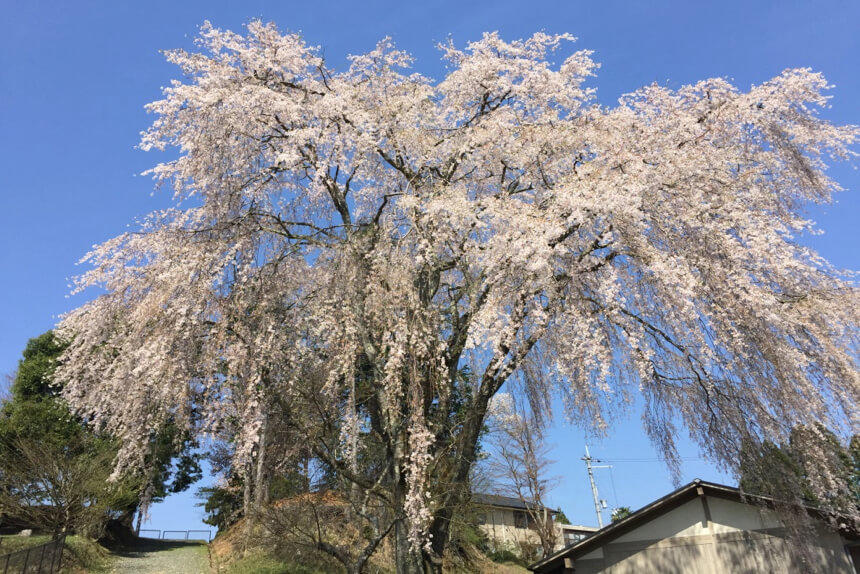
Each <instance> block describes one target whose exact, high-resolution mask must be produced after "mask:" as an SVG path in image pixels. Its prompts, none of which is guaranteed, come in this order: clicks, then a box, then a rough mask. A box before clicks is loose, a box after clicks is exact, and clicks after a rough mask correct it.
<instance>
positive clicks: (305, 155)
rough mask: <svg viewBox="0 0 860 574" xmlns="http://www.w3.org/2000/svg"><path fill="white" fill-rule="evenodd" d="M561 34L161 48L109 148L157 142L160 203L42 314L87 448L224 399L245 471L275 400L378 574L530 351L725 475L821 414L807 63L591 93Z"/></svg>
mask: <svg viewBox="0 0 860 574" xmlns="http://www.w3.org/2000/svg"><path fill="white" fill-rule="evenodd" d="M572 39H573V38H572V37H570V36H567V35H560V36H553V35H546V34H543V33H538V34H535V35H534V36H532V37H531V38H529V39H527V40H523V41H515V42H505V41H503V40H502V39H501V38H500V37H499V36H498V35H497V34H485V35H484V36H483V38H481V39H480V40H478V41H476V42H473V43H470V44H468V45H467V46H466V47H465V48H463V49H460V48H457V47H455V46H454V45H453V44H450V43H449V44H445V45H443V46H441V51H442V55H443V57H444V59H445V61H446V63H447V70H446V72H445V74H444V77H442V78H441V79H440V80H438V81H437V80H431V79H430V78H427V77H425V76H423V75H420V74H418V73H414V72H411V71H410V70H409V68H410V66H411V64H412V60H411V58H410V57H409V56H408V55H407V54H405V53H403V52H401V51H398V50H397V49H396V48H394V46H393V45H392V44H391V42H390V41H388V40H383V41H382V42H380V44H379V45H378V46H377V48H376V49H374V50H373V51H371V52H369V53H367V54H363V55H359V56H353V57H351V59H350V62H351V63H350V65H349V67H348V69H346V70H345V71H343V72H336V71H335V70H333V69H332V68H330V67H329V66H328V65H327V64H326V62H325V61H324V59H323V58H322V56H321V55H320V51H319V49H317V48H315V47H312V46H308V45H307V44H305V43H304V41H303V40H302V38H301V37H299V36H298V35H295V34H282V33H280V32H279V31H278V30H277V29H276V28H275V26H274V25H270V24H263V23H260V22H252V23H251V24H249V25H248V28H247V34H246V35H244V36H243V35H240V34H236V33H233V32H229V31H223V30H219V29H216V28H213V27H212V26H210V25H208V24H206V25H204V26H203V28H202V30H201V34H200V37H199V40H198V42H199V47H200V50H199V51H196V52H188V51H183V50H176V51H171V52H168V53H167V58H168V60H169V61H170V62H172V63H174V64H176V65H177V66H179V67H180V68H181V70H182V71H183V73H184V79H183V80H177V81H174V82H173V83H172V84H170V86H168V87H167V88H165V89H164V98H163V99H161V100H159V101H157V102H155V103H153V104H150V105H149V107H148V109H149V111H150V112H152V113H153V114H154V115H155V121H154V123H153V125H152V127H151V128H150V129H149V130H148V131H146V132H145V133H144V134H143V136H142V143H141V147H142V148H143V149H145V150H148V149H159V150H164V149H168V148H170V149H176V150H178V157H177V158H176V159H175V160H173V161H168V162H165V163H162V164H159V165H157V166H156V167H155V168H153V170H152V171H151V172H150V173H151V174H152V175H153V176H154V177H155V179H156V180H157V181H158V183H159V184H163V185H168V186H171V187H172V188H173V190H174V193H175V206H174V207H173V208H171V209H168V210H164V211H160V212H156V213H153V214H152V215H151V216H150V217H149V218H148V219H147V220H146V221H145V223H144V224H143V225H142V226H141V228H140V229H139V230H137V231H135V232H130V233H126V234H123V235H121V236H119V237H116V238H114V239H111V240H109V241H106V242H104V243H102V244H101V245H99V246H97V247H96V248H94V250H93V251H92V252H91V253H90V254H89V255H87V256H86V258H85V261H86V262H88V263H89V264H90V266H91V267H90V270H89V271H87V272H86V273H84V274H83V275H82V276H81V277H80V278H79V279H78V288H79V289H81V290H83V289H86V288H88V287H91V286H96V287H100V288H102V289H104V294H103V295H100V296H98V297H96V298H95V299H94V300H92V301H91V302H89V303H87V304H85V305H83V306H81V307H80V308H78V309H76V310H75V311H73V312H71V313H69V314H68V315H67V316H66V317H65V318H64V319H63V321H62V324H61V326H60V329H61V332H62V333H64V334H65V335H66V336H67V337H68V338H69V340H70V342H71V344H70V346H69V348H68V350H67V351H66V353H65V355H64V358H63V365H62V367H61V368H59V369H58V371H57V376H58V377H61V378H62V379H63V380H64V381H68V383H67V385H66V387H65V388H66V396H67V398H68V400H69V401H70V402H71V403H72V404H73V405H75V407H76V408H77V409H78V410H79V411H80V412H81V413H83V414H85V415H86V416H89V417H91V418H92V420H93V422H94V424H97V425H103V426H104V427H106V428H108V429H109V430H110V431H111V432H113V433H116V434H117V435H120V436H122V437H123V438H124V445H125V449H124V451H123V452H122V453H121V456H120V459H119V460H118V466H117V471H118V472H121V471H122V469H124V468H127V467H133V466H135V465H139V464H141V463H142V461H143V460H144V459H143V453H142V452H140V451H139V448H138V447H137V445H140V444H145V441H141V440H139V439H140V438H141V437H142V436H145V434H146V433H147V432H148V430H147V429H148V428H150V426H151V425H152V424H153V423H154V422H157V421H159V420H163V419H164V418H165V417H167V416H168V414H169V415H170V416H171V417H173V419H177V420H186V421H187V423H188V424H189V425H191V424H194V425H195V427H196V431H197V432H199V433H203V434H206V433H217V432H218V430H219V429H220V428H221V427H222V425H223V424H224V422H225V420H226V419H228V418H229V419H230V420H231V421H238V422H239V429H238V431H237V433H236V436H235V438H234V441H235V446H236V448H235V464H236V467H237V468H245V469H250V468H253V462H252V461H253V460H254V457H255V456H256V454H257V453H258V452H260V450H261V448H260V446H258V445H259V444H260V442H261V437H264V436H265V434H266V420H267V409H269V408H270V406H271V405H272V404H273V402H274V401H277V402H278V403H279V409H281V410H282V411H283V412H286V413H287V415H288V416H287V417H286V420H288V421H289V422H290V424H291V425H293V426H294V428H295V429H296V435H295V436H301V437H303V439H302V440H303V442H304V443H305V444H306V445H308V446H309V447H310V448H311V449H312V451H313V455H314V456H315V457H318V459H319V460H320V461H323V462H324V463H325V464H327V465H329V466H330V467H331V468H333V469H335V470H336V471H337V473H338V475H339V476H340V477H341V478H342V479H343V480H345V481H348V482H349V483H350V484H351V485H352V486H351V489H352V496H354V497H355V498H356V499H362V500H369V501H371V502H372V504H373V505H376V506H380V505H381V506H384V507H385V508H387V509H388V510H387V511H386V512H384V513H381V514H379V515H377V517H376V518H377V519H378V521H379V528H378V529H377V530H376V532H375V533H368V535H367V536H368V537H369V538H370V539H372V538H373V537H375V536H384V535H386V533H388V532H389V531H391V532H393V536H394V546H395V553H396V556H397V564H398V571H400V572H415V571H418V570H420V569H421V568H427V569H428V570H433V571H438V569H439V568H441V557H442V553H443V551H444V550H445V545H446V543H447V540H448V533H449V527H450V523H451V522H450V521H451V518H452V512H453V509H455V508H456V507H457V505H458V504H459V502H460V501H461V500H462V499H463V497H464V495H465V490H466V488H467V479H468V476H469V470H470V467H471V466H472V464H473V463H474V461H475V457H476V444H477V441H478V439H479V435H480V433H481V428H482V425H483V422H484V417H485V415H486V412H487V407H488V404H489V401H490V399H491V398H492V397H493V395H494V394H496V392H497V391H499V389H500V387H502V385H504V384H505V382H506V381H508V379H510V378H511V377H512V376H518V374H519V373H521V372H522V370H523V368H524V367H525V366H527V365H529V364H530V363H533V364H537V365H540V371H541V376H540V377H529V380H530V381H531V383H530V384H531V385H546V386H547V389H551V390H553V392H557V393H559V394H560V395H561V396H562V397H563V399H564V400H565V401H566V405H567V410H568V412H569V414H570V415H571V416H572V417H574V418H575V419H579V420H580V421H588V422H592V421H593V424H594V425H595V430H596V431H598V432H600V431H602V430H603V429H605V428H606V426H607V424H608V423H609V422H610V421H611V418H612V416H613V415H614V414H615V413H617V412H619V410H621V409H624V408H625V406H626V405H627V404H628V403H629V401H630V400H631V398H632V397H633V396H635V395H639V396H640V397H641V398H642V401H643V403H644V405H645V406H644V414H643V420H644V426H645V431H646V432H647V433H648V435H649V436H650V437H651V438H652V439H653V440H654V442H655V444H656V445H657V447H658V448H659V449H660V450H661V451H662V452H663V453H664V455H665V457H666V458H667V459H668V460H669V461H670V466H672V467H673V468H677V461H678V456H677V452H676V448H675V440H676V437H677V435H678V433H679V432H680V431H681V429H686V430H688V431H689V433H690V434H691V436H692V437H693V439H695V440H696V441H697V442H698V443H699V445H700V446H701V448H702V449H703V452H704V453H705V454H706V455H707V456H709V457H710V458H711V460H713V461H715V462H716V463H717V464H720V465H723V466H725V467H728V468H729V469H733V468H736V467H737V464H738V453H739V451H740V448H741V445H742V444H751V443H752V444H759V443H761V441H762V440H763V439H764V438H765V437H769V438H771V439H777V438H779V437H786V436H787V435H788V432H789V431H790V429H791V427H793V426H795V425H797V424H807V423H811V422H822V423H824V424H826V425H827V426H829V427H830V428H833V429H837V430H841V431H843V432H844V431H845V430H846V427H852V428H853V426H854V425H855V421H856V420H857V419H856V416H857V409H856V406H857V397H858V375H857V369H856V367H857V365H856V356H857V355H856V351H857V332H856V325H857V309H858V306H857V297H856V291H855V289H854V287H853V285H852V283H851V280H850V278H848V277H846V274H845V273H842V272H839V271H838V270H835V269H833V268H832V267H831V266H830V265H829V264H828V263H827V262H826V261H825V260H823V259H822V258H821V257H820V256H819V255H817V254H816V253H815V252H814V251H812V250H810V249H808V248H806V247H804V246H803V245H801V244H800V243H799V241H798V238H799V237H800V236H801V235H802V234H804V233H806V232H808V231H811V230H813V229H814V227H813V224H812V223H811V222H810V221H808V220H807V219H805V218H804V216H803V214H802V209H803V207H804V206H805V205H806V204H807V203H809V202H818V203H823V202H828V201H830V199H831V194H832V193H833V192H835V191H837V190H838V189H839V187H838V185H837V184H836V183H835V182H833V181H831V180H830V179H828V177H827V176H826V175H825V173H824V172H825V168H826V164H825V162H826V161H829V160H830V159H836V160H842V159H847V158H849V157H850V156H852V155H853V152H852V151H851V150H850V146H851V145H853V143H854V142H855V141H856V139H857V137H858V129H857V128H856V127H853V126H847V127H840V126H835V125H832V124H830V123H828V122H827V121H825V120H823V119H821V118H820V117H819V116H818V115H817V111H818V110H819V109H820V108H821V107H823V106H825V105H826V102H827V99H826V97H825V96H824V95H823V92H824V91H825V90H826V89H827V88H828V86H827V84H826V82H825V80H824V78H823V77H822V76H821V75H819V74H817V73H813V72H811V71H810V70H807V69H795V70H787V71H785V72H783V73H782V74H781V75H779V76H777V77H776V78H774V79H772V80H769V81H767V82H765V83H763V84H761V85H758V86H754V87H752V88H751V89H750V90H748V91H740V90H738V89H737V88H735V87H734V86H732V85H730V84H729V83H728V82H726V81H725V80H722V79H709V80H704V81H702V82H699V83H697V84H694V85H689V86H684V87H681V88H679V89H677V90H670V89H668V88H664V87H660V86H657V85H651V86H648V87H645V88H643V89H641V90H638V91H636V92H634V93H632V94H629V95H627V96H624V97H623V98H621V99H620V100H619V102H618V103H617V105H615V106H611V107H604V106H600V105H598V104H597V103H595V101H594V99H593V91H592V90H591V89H589V88H586V87H584V82H585V80H586V79H587V78H588V77H589V76H591V75H593V73H594V72H595V70H596V69H597V65H596V64H595V63H594V62H593V61H592V60H591V58H590V53H589V52H588V51H579V52H575V53H573V54H572V55H570V56H569V57H567V58H564V59H563V60H562V61H561V62H559V63H557V62H554V61H553V58H554V54H556V53H558V51H557V50H558V49H560V48H561V47H562V45H564V44H565V43H566V42H567V41H569V40H572ZM538 359H539V361H538ZM307 373H319V374H321V376H317V377H307V376H305V374H307ZM380 452H381V453H382V455H381V456H377V455H376V454H374V453H380ZM248 472H250V471H248ZM389 527H390V528H389Z"/></svg>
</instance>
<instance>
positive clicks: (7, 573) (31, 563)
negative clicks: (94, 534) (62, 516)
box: [0, 534, 66, 574]
mask: <svg viewBox="0 0 860 574" xmlns="http://www.w3.org/2000/svg"><path fill="white" fill-rule="evenodd" d="M65 543H66V535H65V534H63V535H61V536H58V537H57V538H54V539H53V540H51V541H50V542H46V543H44V544H40V545H38V546H31V547H29V548H23V549H21V550H17V551H15V552H11V553H9V554H5V555H2V556H0V567H2V568H3V574H37V573H38V574H42V573H45V574H53V573H54V572H59V570H60V565H61V564H62V563H63V545H64V544H65Z"/></svg>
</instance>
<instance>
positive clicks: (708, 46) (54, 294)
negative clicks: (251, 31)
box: [0, 0, 860, 529]
mask: <svg viewBox="0 0 860 574" xmlns="http://www.w3.org/2000/svg"><path fill="white" fill-rule="evenodd" d="M3 16H4V17H3V19H2V23H0V134H2V135H0V269H2V274H3V280H2V281H0V374H2V373H10V372H12V371H13V370H14V369H15V365H16V363H17V360H18V358H19V357H20V352H21V350H22V349H23V347H24V344H25V343H26V341H27V339H28V338H30V337H32V336H35V335H37V334H39V333H41V332H42V331H44V330H46V329H48V328H50V327H51V326H52V325H53V324H54V323H55V322H56V318H57V316H58V315H59V314H61V313H63V312H64V311H66V310H68V309H69V308H70V307H72V306H74V305H76V304H79V303H80V302H81V301H82V299H80V298H72V299H69V298H67V297H66V296H67V293H68V285H67V284H68V279H69V278H70V277H71V276H73V275H74V274H75V273H77V272H78V271H79V268H76V267H75V262H76V261H77V260H78V259H79V258H80V257H81V256H82V255H83V254H84V253H86V251H88V250H89V248H90V247H91V246H92V245H93V244H94V243H97V242H100V241H103V240H105V239H107V238H109V237H112V236H114V235H116V234H117V233H120V232H122V231H124V230H125V229H126V226H127V225H128V224H130V223H132V222H133V220H134V219H135V218H136V217H140V216H142V215H144V214H145V213H147V212H149V211H151V210H152V209H155V208H159V207H162V206H164V205H165V204H166V203H167V202H168V199H169V198H168V197H166V196H165V195H162V194H156V195H153V194H152V185H151V181H150V180H149V179H148V178H144V177H139V176H136V175H135V174H139V173H140V172H141V171H143V170H144V169H146V168H148V167H150V166H151V165H153V163H155V162H156V160H157V158H156V156H154V155H152V154H146V153H143V152H141V151H138V150H136V149H135V147H134V146H135V144H136V143H137V139H138V134H139V132H140V131H141V130H143V129H145V128H146V127H147V125H148V122H149V121H150V120H151V118H149V117H147V115H146V113H145V112H144V110H143V105H144V104H146V103H147V102H149V101H152V100H154V99H156V98H157V97H158V95H159V89H160V86H163V85H165V84H167V83H168V82H169V80H170V79H172V78H174V77H176V70H174V69H173V68H172V67H171V66H169V65H168V64H166V63H165V62H164V60H163V58H162V57H161V55H160V54H159V53H158V51H159V50H162V49H168V48H175V47H187V46H189V45H190V42H191V39H192V38H193V36H194V35H195V33H196V30H197V27H198V26H199V25H200V24H201V23H202V21H203V20H205V19H208V20H211V21H212V22H213V24H214V25H216V26H219V27H225V28H232V29H240V28H241V26H242V24H243V23H245V22H247V21H248V20H250V19H253V18H262V19H264V20H273V21H275V22H277V23H278V25H279V26H280V27H281V28H282V29H287V30H290V31H299V32H302V33H303V34H304V35H305V37H306V38H307V39H308V41H309V42H310V43H312V44H318V45H321V46H323V48H324V51H325V54H326V56H327V58H328V60H329V62H330V63H331V64H333V65H334V66H335V67H341V66H342V65H343V63H344V61H345V56H346V54H349V53H360V52H363V51H367V50H370V49H372V48H373V46H374V45H375V43H376V42H377V40H379V39H380V38H381V37H383V36H386V35H387V36H391V37H393V39H394V40H395V42H396V43H397V44H398V45H399V46H400V47H401V48H403V49H406V50H407V51H410V52H411V53H412V54H413V55H415V56H416V57H417V62H416V68H417V69H418V70H419V71H420V72H422V73H424V74H427V75H429V76H431V77H436V78H438V77H440V76H441V73H442V65H441V63H440V61H439V55H438V52H437V51H436V49H435V47H434V46H435V45H436V43H437V42H440V41H442V40H445V39H446V38H447V37H448V36H449V35H450V36H451V37H452V38H453V39H454V41H455V42H458V43H463V42H466V41H469V40H472V39H475V38H478V37H479V36H480V34H481V33H482V32H484V31H492V30H498V31H499V32H500V33H501V34H502V36H503V37H505V38H506V39H513V38H521V37H524V36H528V35H531V34H532V33H533V32H535V31H538V30H544V31H547V32H570V33H573V34H574V35H576V36H577V37H578V38H579V42H578V43H577V47H578V48H589V49H592V50H595V52H596V53H595V56H594V57H595V59H596V60H597V61H599V62H601V64H602V68H601V70H600V71H599V73H598V77H597V78H596V79H595V80H594V81H593V82H592V85H593V86H596V87H597V88H598V98H599V100H600V101H601V102H602V103H604V104H612V103H613V102H614V101H615V100H616V99H617V98H618V96H619V95H621V94H623V93H625V92H629V91H632V90H634V89H636V88H638V87H640V86H642V85H644V84H647V83H651V82H654V81H656V82H659V83H661V84H666V85H669V86H670V87H677V86H680V85H682V84H685V83H689V82H694V81H696V80H699V79H702V78H705V77H712V76H723V77H727V78H730V79H731V80H732V81H734V82H735V83H736V85H738V86H740V87H748V86H749V85H750V84H751V83H761V82H763V81H765V80H767V79H769V78H770V77H772V76H774V75H776V74H778V73H779V72H780V71H782V70H783V69H785V68H788V67H803V66H809V67H812V68H814V69H815V70H818V71H821V72H823V73H824V74H825V75H826V76H827V78H828V80H829V81H830V82H831V83H832V84H834V85H835V88H834V89H833V90H832V91H831V94H832V95H833V96H834V99H833V102H832V103H833V105H832V108H830V109H828V110H826V112H825V116H826V117H827V118H829V119H831V120H832V121H834V122H840V123H855V124H858V123H860V35H858V34H857V22H858V21H860V2H856V1H849V0H845V1H837V0H833V1H823V0H817V1H815V2H798V1H793V0H784V1H781V2H769V1H761V0H759V1H756V0H746V1H722V2H691V1H689V0H687V1H662V2H643V1H633V0H630V1H628V2H614V1H597V0H592V1H590V2H584V1H579V0H568V1H565V2H560V1H556V2H552V1H550V2H529V3H524V2H514V1H502V0H494V1H462V0H460V1H457V2H433V1H430V0H426V1H423V2H408V1H401V2H381V1H363V2H326V1H321V0H317V1H315V2H293V1H287V0H281V1H279V2H275V1H271V2H264V1H254V0H249V1H244V2H241V3H240V2H224V1H209V2H202V1H198V2H180V1H176V0H174V1H172V2H166V1H147V2H115V1H114V2H86V1H77V2H59V1H58V2H45V1H41V0H30V1H28V2H23V1H17V2H12V1H8V2H4V4H3ZM855 164H856V162H855ZM831 173H832V175H833V176H834V177H835V178H836V179H837V180H838V181H839V182H840V183H841V184H842V185H843V187H845V188H846V190H847V192H846V193H843V194H841V195H840V196H839V197H838V198H837V203H836V204H835V205H833V206H828V207H826V208H816V209H814V210H811V213H812V215H813V217H814V218H815V219H816V220H817V221H818V222H819V223H820V225H821V227H822V228H823V229H824V230H825V231H826V233H825V234H824V235H822V236H818V237H815V238H810V239H809V240H808V242H809V243H810V244H812V245H814V246H815V247H817V248H818V249H819V250H820V251H821V252H822V253H823V254H824V255H825V256H826V257H828V258H829V259H830V260H831V261H832V262H833V263H835V264H836V265H837V266H840V267H844V268H851V269H857V268H858V267H860V265H858V261H860V254H858V250H857V245H858V232H857V224H856V221H857V216H858V214H860V209H858V206H860V199H858V195H857V193H856V192H857V190H858V188H860V175H858V172H857V171H856V170H855V169H854V167H853V166H850V165H840V166H837V167H836V168H834V169H833V170H832V172H831ZM550 438H551V441H552V443H553V444H554V455H553V458H555V459H556V460H557V463H556V464H555V474H557V475H559V476H560V477H561V482H560V483H559V486H558V487H557V489H556V490H555V492H554V494H553V502H554V503H555V504H557V505H560V506H562V508H564V510H565V511H566V513H567V515H568V516H569V517H570V518H571V520H572V521H574V522H579V523H585V524H593V523H595V520H596V519H595V516H594V511H593V505H592V502H591V498H590V496H591V494H590V491H589V488H588V481H587V477H586V474H585V468H584V465H583V462H582V461H581V460H579V457H580V456H582V454H583V450H584V444H585V442H586V438H585V436H584V435H583V433H582V432H580V431H579V430H577V429H574V428H572V427H570V426H567V425H564V424H562V422H561V418H559V422H558V423H557V424H556V425H555V426H554V427H553V431H552V433H551V437H550ZM591 445H592V454H593V455H594V456H596V457H600V458H605V459H608V460H614V461H616V462H614V463H613V464H614V468H613V470H612V476H611V477H610V475H609V471H607V470H605V469H602V470H597V471H596V472H597V478H598V484H599V487H600V489H601V496H602V497H603V498H606V499H607V501H608V502H609V504H610V505H613V504H615V503H616V498H617V503H618V504H622V505H628V506H632V507H634V508H636V507H639V506H641V505H643V504H645V503H647V502H649V501H650V500H652V499H653V498H655V497H657V496H660V495H662V494H665V493H666V492H667V491H668V490H670V489H671V488H672V483H671V480H670V479H669V477H668V474H667V472H666V470H665V468H664V467H663V466H662V465H661V464H660V463H659V462H657V461H655V460H643V459H654V458H655V457H656V456H657V455H656V453H655V452H654V450H653V449H652V447H651V446H650V444H649V443H648V441H647V439H646V438H645V437H644V436H643V433H642V431H641V427H640V424H639V420H638V415H637V413H636V412H632V413H631V414H630V416H629V417H628V418H627V419H625V420H622V421H621V422H620V423H619V424H618V425H617V426H616V427H615V428H614V429H613V431H612V433H611V434H610V435H609V437H607V438H606V439H604V440H602V441H594V440H592V441H591ZM682 454H683V455H685V456H689V457H692V458H695V457H697V456H698V451H697V449H696V448H695V446H694V445H692V444H689V443H684V444H683V445H682ZM630 459H636V460H637V462H633V461H631V460H630ZM696 476H699V477H702V478H710V479H715V480H730V478H729V477H726V476H723V475H721V474H720V473H719V472H718V471H717V470H716V469H714V468H712V467H711V466H709V465H708V464H706V463H704V462H702V461H697V460H690V461H688V463H687V464H686V465H685V468H684V479H690V478H693V477H696ZM613 483H614V488H613ZM615 493H617V496H616V494H615ZM199 517H200V512H199V510H198V509H196V508H195V507H194V500H193V497H192V496H191V495H189V494H186V495H180V496H177V497H173V498H171V499H169V500H168V501H167V502H166V503H164V504H162V505H159V506H158V507H157V508H155V509H154V511H153V519H152V521H151V524H152V525H153V526H154V527H156V528H182V529H185V528H197V527H200V523H199Z"/></svg>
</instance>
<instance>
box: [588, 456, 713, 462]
mask: <svg viewBox="0 0 860 574" xmlns="http://www.w3.org/2000/svg"><path fill="white" fill-rule="evenodd" d="M594 460H595V461H596V462H666V461H667V460H668V459H665V458H603V459H600V460H599V461H598V460H597V459H594ZM677 460H680V461H684V462H695V461H703V460H705V459H703V458H701V457H698V456H682V457H680V458H678V459H677Z"/></svg>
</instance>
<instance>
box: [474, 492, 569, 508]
mask: <svg viewBox="0 0 860 574" xmlns="http://www.w3.org/2000/svg"><path fill="white" fill-rule="evenodd" d="M472 502H474V503H476V504H483V505H484V506H495V507H497V508H514V509H516V510H528V509H529V508H531V507H533V503H531V502H526V501H524V500H522V499H521V498H516V497H514V496H502V495H501V494H486V493H480V492H477V493H474V494H472ZM549 511H550V512H552V513H555V510H552V509H549Z"/></svg>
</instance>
